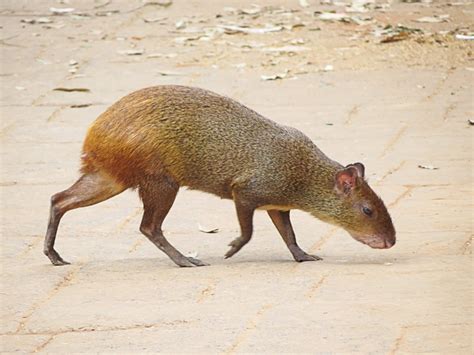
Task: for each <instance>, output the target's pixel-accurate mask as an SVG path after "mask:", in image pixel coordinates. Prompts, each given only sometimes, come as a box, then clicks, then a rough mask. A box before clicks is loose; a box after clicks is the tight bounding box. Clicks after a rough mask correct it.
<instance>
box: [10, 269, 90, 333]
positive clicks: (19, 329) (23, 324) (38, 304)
mask: <svg viewBox="0 0 474 355" xmlns="http://www.w3.org/2000/svg"><path fill="white" fill-rule="evenodd" d="M82 267H83V264H79V265H77V266H76V268H75V269H74V270H71V271H69V272H68V273H67V274H66V275H65V276H64V277H63V278H62V279H61V280H60V281H59V282H58V283H57V284H56V285H55V286H54V287H53V288H52V289H51V290H50V291H49V292H48V294H47V295H46V297H45V298H43V299H41V300H39V301H38V302H36V303H34V304H33V305H32V306H31V307H30V309H29V310H28V311H26V312H25V314H24V315H23V316H22V317H21V318H22V320H21V321H20V323H19V324H18V327H17V328H16V330H15V332H14V334H19V333H21V332H22V331H23V330H24V329H25V327H26V324H27V323H28V322H29V320H30V318H31V317H32V316H33V314H34V313H35V312H36V311H37V310H38V309H39V308H40V307H42V306H43V305H45V304H46V303H47V302H48V301H49V300H50V299H52V298H53V297H54V296H55V295H56V294H57V293H58V292H59V291H60V290H61V289H62V288H64V287H67V286H69V285H70V284H71V282H72V281H73V280H74V277H75V276H76V274H77V273H78V272H79V270H80V269H81V268H82Z"/></svg>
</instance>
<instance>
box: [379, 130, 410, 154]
mask: <svg viewBox="0 0 474 355" xmlns="http://www.w3.org/2000/svg"><path fill="white" fill-rule="evenodd" d="M407 129H408V126H407V125H404V126H403V127H402V128H400V129H399V130H398V132H397V133H396V134H395V136H394V137H393V138H392V139H391V140H390V141H389V142H388V144H387V145H386V146H385V148H384V150H383V151H382V153H381V154H380V155H379V159H380V158H383V157H384V156H385V155H387V153H388V152H389V151H390V149H392V148H393V146H394V145H395V144H396V143H397V142H398V141H399V140H400V138H402V136H403V135H404V134H405V132H406V131H407Z"/></svg>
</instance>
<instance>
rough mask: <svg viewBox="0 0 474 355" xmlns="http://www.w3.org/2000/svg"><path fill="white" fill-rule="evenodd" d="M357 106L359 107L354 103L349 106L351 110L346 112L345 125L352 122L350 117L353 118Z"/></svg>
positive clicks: (357, 110) (357, 108)
mask: <svg viewBox="0 0 474 355" xmlns="http://www.w3.org/2000/svg"><path fill="white" fill-rule="evenodd" d="M359 108H360V105H354V106H353V107H352V108H351V110H350V111H349V112H348V114H347V119H346V120H345V121H344V124H345V125H348V124H349V123H351V122H352V119H353V118H354V116H356V115H357V114H358V113H359Z"/></svg>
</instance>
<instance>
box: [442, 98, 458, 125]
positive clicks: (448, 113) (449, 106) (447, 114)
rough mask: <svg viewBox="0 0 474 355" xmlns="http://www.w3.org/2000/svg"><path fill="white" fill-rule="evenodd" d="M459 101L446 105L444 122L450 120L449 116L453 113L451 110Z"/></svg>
mask: <svg viewBox="0 0 474 355" xmlns="http://www.w3.org/2000/svg"><path fill="white" fill-rule="evenodd" d="M456 105H457V102H451V103H450V104H449V105H448V106H446V109H445V110H444V113H443V123H444V122H447V121H448V118H449V116H450V114H451V112H452V111H453V110H454V109H455V108H456Z"/></svg>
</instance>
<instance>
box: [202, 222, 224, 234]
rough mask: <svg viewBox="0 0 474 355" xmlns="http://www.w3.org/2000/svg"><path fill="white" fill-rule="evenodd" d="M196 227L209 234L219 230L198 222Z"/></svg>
mask: <svg viewBox="0 0 474 355" xmlns="http://www.w3.org/2000/svg"><path fill="white" fill-rule="evenodd" d="M198 229H199V231H200V232H203V233H209V234H213V233H217V232H219V228H211V227H208V226H202V225H201V224H198Z"/></svg>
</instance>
